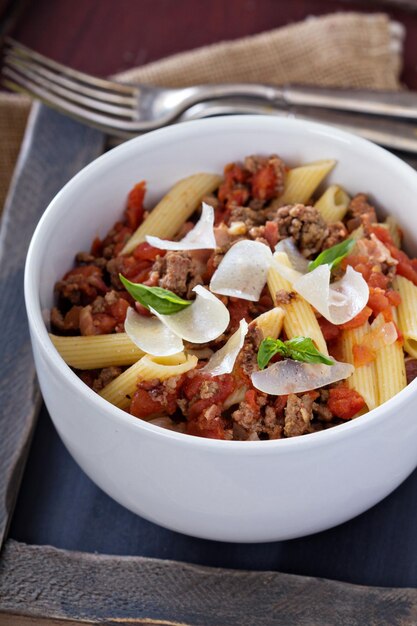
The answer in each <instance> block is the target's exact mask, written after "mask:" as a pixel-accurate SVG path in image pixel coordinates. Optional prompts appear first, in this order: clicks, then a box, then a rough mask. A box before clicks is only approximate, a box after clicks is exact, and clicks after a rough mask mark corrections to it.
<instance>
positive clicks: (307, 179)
mask: <svg viewBox="0 0 417 626" xmlns="http://www.w3.org/2000/svg"><path fill="white" fill-rule="evenodd" d="M335 165H336V161H334V160H333V159H325V160H323V161H315V162H314V163H309V164H308V165H302V166H301V167H294V168H293V169H291V170H290V171H289V172H288V174H287V177H286V180H285V187H284V191H283V193H282V195H281V196H280V197H279V198H277V200H276V202H273V203H272V205H273V206H283V205H284V204H294V203H296V202H300V203H301V204H305V203H306V202H307V201H308V200H310V198H311V197H312V195H313V193H314V192H315V191H316V189H317V187H318V186H319V185H320V183H321V182H322V181H323V180H324V179H325V178H326V176H327V174H328V173H329V172H330V171H331V170H332V169H333V168H334V166H335Z"/></svg>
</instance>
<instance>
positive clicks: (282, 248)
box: [275, 237, 309, 274]
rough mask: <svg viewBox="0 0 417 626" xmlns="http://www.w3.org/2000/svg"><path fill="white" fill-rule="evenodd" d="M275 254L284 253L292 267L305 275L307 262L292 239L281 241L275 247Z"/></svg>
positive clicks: (287, 238)
mask: <svg viewBox="0 0 417 626" xmlns="http://www.w3.org/2000/svg"><path fill="white" fill-rule="evenodd" d="M275 252H285V254H286V255H287V257H288V260H289V261H290V263H291V265H292V267H293V268H294V269H295V270H296V271H297V272H301V273H302V274H305V273H306V272H307V271H308V263H309V262H308V260H307V259H306V258H305V257H304V256H303V255H302V254H301V252H300V251H299V249H298V248H297V246H296V245H295V242H294V239H293V238H292V237H286V238H285V239H281V241H279V242H278V243H277V245H276V246H275Z"/></svg>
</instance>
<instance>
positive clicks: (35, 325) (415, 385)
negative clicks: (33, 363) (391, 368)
mask: <svg viewBox="0 0 417 626" xmlns="http://www.w3.org/2000/svg"><path fill="white" fill-rule="evenodd" d="M247 125H252V126H253V127H256V126H257V127H258V128H261V127H264V128H270V127H272V126H274V127H275V129H276V130H279V129H280V128H284V127H285V129H286V130H288V128H292V129H294V130H296V131H298V130H302V131H303V132H305V133H308V134H309V135H310V136H316V137H317V136H320V135H321V136H323V135H325V136H326V137H328V138H329V137H330V138H331V140H336V141H337V142H342V143H346V144H350V145H353V146H354V147H355V146H356V147H357V148H361V147H362V148H363V149H364V150H366V151H367V153H368V154H369V155H370V156H374V157H375V158H377V159H380V160H381V159H382V160H385V161H386V162H387V164H389V165H390V167H391V168H392V169H394V170H395V173H398V175H399V176H402V177H410V175H411V178H414V184H415V186H416V190H417V172H416V171H415V170H414V169H413V168H412V167H411V166H410V165H408V164H407V163H405V162H404V161H402V160H401V159H399V158H398V157H397V156H395V155H394V154H391V153H390V152H388V151H387V150H385V149H384V148H382V147H381V146H378V145H376V144H374V143H372V142H370V141H368V140H366V139H364V138H362V137H358V136H356V135H353V134H351V133H348V132H346V131H343V130H339V129H337V128H335V127H332V126H328V125H326V124H322V123H318V122H311V121H306V120H300V119H295V118H284V119H283V118H275V117H273V116H268V115H257V116H254V115H236V116H219V117H216V118H209V119H203V120H193V121H188V122H183V123H181V124H178V125H173V126H168V127H165V128H161V129H158V130H155V131H151V132H149V133H147V134H145V135H142V136H139V137H135V138H133V139H131V140H129V141H126V142H125V143H123V144H121V145H119V146H117V147H116V148H113V149H112V150H111V151H109V152H106V153H104V154H103V155H101V156H99V157H98V158H96V159H94V160H93V161H92V162H91V163H89V164H88V165H87V166H86V167H84V168H83V169H82V170H81V171H80V172H78V173H77V174H76V175H75V176H73V177H72V178H71V179H70V180H69V181H68V182H67V183H66V184H65V185H64V187H62V189H61V190H60V191H59V192H58V193H57V194H56V195H55V196H54V198H53V199H52V200H51V202H50V203H49V205H48V206H47V208H46V209H45V211H44V213H43V215H42V217H41V219H40V220H39V222H38V225H37V227H36V229H35V231H34V233H33V235H32V239H31V242H30V245H29V249H28V253H27V257H26V264H25V273H24V295H25V304H26V311H27V316H28V319H29V326H30V329H31V337H32V342H34V343H35V342H36V346H37V347H38V348H39V349H40V350H41V352H42V354H43V356H44V358H45V360H47V361H48V362H49V364H50V365H51V366H52V367H53V368H54V369H55V370H56V372H57V374H59V376H60V377H61V378H62V379H64V380H66V381H67V384H68V385H69V386H70V387H72V388H73V390H74V393H77V394H81V396H82V398H83V399H84V401H85V402H86V405H87V406H88V405H91V406H94V407H95V408H96V410H98V411H100V412H101V413H102V414H104V415H106V417H107V418H108V419H111V420H114V421H115V422H116V423H120V424H123V425H125V426H127V427H128V428H129V429H132V430H134V431H144V432H145V433H146V434H147V435H148V436H150V437H151V438H153V439H154V438H156V439H161V438H162V439H167V440H170V441H175V442H176V444H177V445H180V446H184V447H189V446H192V447H196V448H199V449H200V448H204V449H207V450H213V451H214V450H216V451H219V452H221V451H223V452H227V453H232V454H239V453H241V452H243V451H245V453H247V454H250V455H252V454H256V455H257V454H259V453H261V452H262V454H265V453H271V454H275V453H276V451H278V450H279V452H280V454H285V453H290V451H292V450H293V449H294V448H295V449H303V450H305V449H310V448H313V447H314V448H315V447H321V446H324V445H327V444H329V443H331V442H333V441H338V440H340V439H346V438H350V437H352V436H356V433H358V432H361V431H366V430H368V429H369V428H372V427H373V424H374V422H375V421H377V422H378V421H381V422H382V421H383V420H384V416H385V419H387V418H388V417H389V416H390V415H391V414H394V413H396V412H397V411H400V410H401V408H402V407H403V406H404V405H405V404H406V403H407V401H409V400H410V397H411V396H413V395H416V391H417V379H416V380H414V381H412V382H411V383H410V384H409V385H407V386H406V387H405V388H404V389H403V390H401V391H400V392H399V393H398V394H396V395H395V396H394V397H393V398H391V399H390V400H388V401H387V402H385V403H384V404H382V405H380V406H379V407H376V408H375V409H373V410H371V411H369V412H368V413H366V414H364V415H362V416H360V417H358V418H356V419H355V420H349V421H347V422H346V423H343V424H339V425H338V426H336V427H332V428H328V429H326V430H323V431H319V432H313V433H309V434H308V435H307V436H305V435H303V436H299V437H290V438H285V439H272V440H266V441H229V440H220V439H208V438H203V437H196V436H192V435H187V434H185V433H179V432H176V431H171V430H168V429H165V428H162V427H160V426H156V425H153V424H150V423H149V422H146V421H145V420H142V419H140V418H137V417H135V416H133V415H131V414H130V413H127V412H126V411H123V410H122V409H119V408H118V407H115V406H114V405H112V404H110V403H109V402H108V401H107V400H104V399H103V398H101V396H99V395H98V394H97V393H96V392H94V391H93V390H92V389H90V388H89V387H88V385H86V384H85V383H83V382H82V380H81V379H80V378H79V377H78V376H77V375H76V374H75V373H74V372H73V371H72V369H71V368H70V366H69V365H67V363H65V361H64V359H63V358H62V357H61V355H60V354H59V352H58V351H57V350H56V348H55V346H54V345H53V343H52V341H51V339H50V338H49V335H48V331H47V328H46V325H45V322H44V319H43V316H42V310H41V306H40V300H39V293H38V286H37V284H36V282H35V277H34V273H35V269H36V267H37V265H38V264H39V257H40V256H41V255H42V248H43V246H44V244H43V243H42V239H43V236H44V230H45V229H46V228H47V226H48V224H49V223H50V222H52V223H53V222H54V217H55V214H58V215H59V206H60V203H61V200H62V198H65V196H67V194H69V193H74V192H76V190H77V187H78V186H79V185H82V184H83V182H84V180H85V179H88V178H89V177H90V176H91V175H94V174H95V172H96V171H97V170H99V169H100V168H101V166H102V164H103V163H107V162H108V161H111V160H112V159H114V158H118V157H123V156H124V155H129V153H131V152H132V151H133V152H134V151H135V150H136V149H137V148H136V146H139V147H140V150H146V147H147V146H148V145H149V144H150V145H151V146H152V147H153V148H155V147H156V146H157V145H158V144H159V143H162V144H163V143H164V142H165V141H166V140H167V139H169V138H171V137H175V139H176V141H178V140H179V138H181V137H185V136H188V135H190V134H192V135H195V133H196V132H199V130H202V131H203V130H206V131H208V132H209V131H210V129H211V128H212V127H214V126H216V130H221V129H222V128H224V129H225V130H229V129H230V128H233V127H235V128H241V127H242V126H243V127H247ZM252 130H253V128H252ZM104 415H103V417H104ZM384 421H385V420H384Z"/></svg>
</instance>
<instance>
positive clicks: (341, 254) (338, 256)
mask: <svg viewBox="0 0 417 626" xmlns="http://www.w3.org/2000/svg"><path fill="white" fill-rule="evenodd" d="M355 244H356V241H355V240H354V239H345V241H342V242H341V243H338V244H336V245H335V246H332V247H331V248H328V249H327V250H323V252H321V253H320V254H319V256H318V257H317V258H316V259H314V261H310V263H309V264H308V271H309V272H311V271H312V270H315V269H316V267H318V266H319V265H330V269H331V270H332V269H334V268H335V267H337V266H338V265H339V263H340V262H341V261H342V260H343V259H344V258H345V256H347V255H348V254H349V252H350V251H351V250H352V248H353V247H354V246H355Z"/></svg>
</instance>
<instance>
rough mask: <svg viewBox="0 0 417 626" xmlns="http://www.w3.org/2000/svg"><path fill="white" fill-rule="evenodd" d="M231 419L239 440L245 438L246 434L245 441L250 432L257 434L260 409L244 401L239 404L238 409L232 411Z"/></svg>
mask: <svg viewBox="0 0 417 626" xmlns="http://www.w3.org/2000/svg"><path fill="white" fill-rule="evenodd" d="M257 399H258V398H257ZM232 419H233V428H234V429H236V428H237V431H238V433H240V436H241V438H243V437H245V433H246V437H245V439H247V438H248V437H249V435H250V434H251V433H252V432H257V431H258V429H259V419H260V407H259V405H254V403H250V402H247V401H246V400H244V401H243V402H240V403H239V408H238V409H236V410H235V411H233V413H232ZM242 429H243V430H242Z"/></svg>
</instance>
